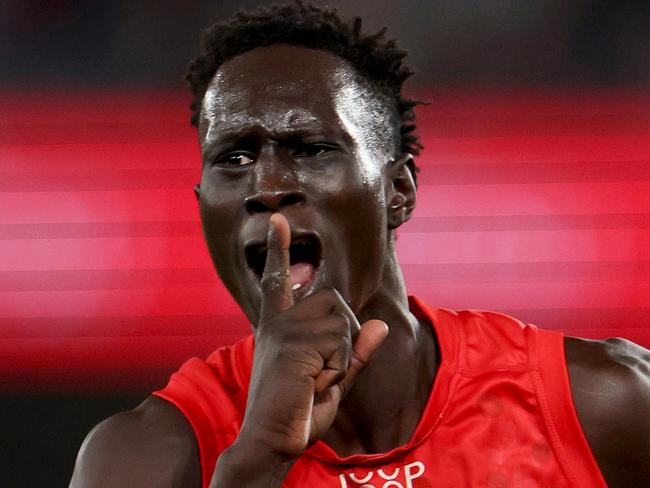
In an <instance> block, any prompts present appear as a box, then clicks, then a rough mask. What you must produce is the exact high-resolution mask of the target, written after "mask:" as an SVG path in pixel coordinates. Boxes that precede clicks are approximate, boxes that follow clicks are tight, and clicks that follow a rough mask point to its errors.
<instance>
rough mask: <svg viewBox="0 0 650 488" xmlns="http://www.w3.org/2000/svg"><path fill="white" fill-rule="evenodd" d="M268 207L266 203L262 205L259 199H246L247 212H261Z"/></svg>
mask: <svg viewBox="0 0 650 488" xmlns="http://www.w3.org/2000/svg"><path fill="white" fill-rule="evenodd" d="M269 210H270V209H269V207H267V206H266V205H264V204H263V203H262V202H260V201H259V200H252V199H249V200H246V211H247V212H249V213H252V214H254V213H263V212H268V211H269Z"/></svg>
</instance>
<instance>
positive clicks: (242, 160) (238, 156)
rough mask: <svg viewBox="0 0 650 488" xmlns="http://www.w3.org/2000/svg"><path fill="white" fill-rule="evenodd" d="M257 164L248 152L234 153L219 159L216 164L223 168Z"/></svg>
mask: <svg viewBox="0 0 650 488" xmlns="http://www.w3.org/2000/svg"><path fill="white" fill-rule="evenodd" d="M254 162H255V158H254V155H253V154H251V153H250V152H247V151H233V152H230V153H228V154H224V155H223V156H221V157H219V158H218V159H217V160H216V161H215V164H219V165H223V166H248V165H250V164H253V163H254Z"/></svg>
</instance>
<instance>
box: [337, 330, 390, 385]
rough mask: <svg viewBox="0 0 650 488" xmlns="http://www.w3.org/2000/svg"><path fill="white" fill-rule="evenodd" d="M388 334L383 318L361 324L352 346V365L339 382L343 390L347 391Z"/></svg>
mask: <svg viewBox="0 0 650 488" xmlns="http://www.w3.org/2000/svg"><path fill="white" fill-rule="evenodd" d="M386 336H388V326H387V325H386V322H384V321H383V320H377V319H373V320H368V321H367V322H364V323H363V324H361V329H360V330H359V335H358V336H357V340H356V341H355V343H354V346H353V347H352V358H351V359H350V367H349V368H348V371H347V373H346V375H345V378H344V379H343V380H342V381H341V382H340V383H339V386H340V387H341V389H342V390H343V392H344V393H345V392H347V391H348V389H349V388H350V386H352V383H353V382H354V380H355V379H356V377H357V376H358V374H359V373H360V372H361V371H363V369H364V368H365V367H366V365H367V364H368V362H369V361H370V358H371V357H372V355H373V354H374V352H375V351H376V350H377V349H378V348H379V346H380V345H381V343H382V342H384V339H386Z"/></svg>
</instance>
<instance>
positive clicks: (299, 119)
mask: <svg viewBox="0 0 650 488" xmlns="http://www.w3.org/2000/svg"><path fill="white" fill-rule="evenodd" d="M251 97H256V98H258V99H259V98H260V97H264V98H265V99H267V100H269V103H268V104H267V105H260V104H257V105H256V107H257V110H255V109H253V108H252V107H251V106H250V105H251V104H250V100H251ZM271 100H272V103H271V102H270V101H271ZM253 105H255V104H253ZM394 105H395V103H394V102H393V100H391V99H390V98H388V97H386V96H383V95H382V94H380V93H379V91H378V90H377V89H375V88H373V87H372V86H371V84H370V82H368V81H367V80H366V79H365V78H363V77H362V76H361V75H359V74H358V73H357V72H356V71H355V70H354V68H353V67H352V66H351V65H350V64H349V63H348V62H347V61H345V60H343V59H341V58H339V57H337V56H335V55H334V54H331V53H329V52H325V51H321V50H314V49H310V48H305V47H299V46H289V45H284V44H278V45H272V46H267V47H260V48H256V49H254V50H251V51H247V52H245V53H243V54H240V55H238V56H236V57H234V58H233V59H231V60H229V61H227V62H226V63H224V64H223V65H222V66H221V67H220V68H219V70H217V72H216V73H215V75H214V77H213V78H212V80H211V82H210V84H209V86H208V89H207V91H206V93H205V96H204V98H203V103H202V106H201V118H200V124H199V129H200V134H201V139H202V140H204V141H205V142H209V141H208V140H209V139H212V138H214V137H215V135H216V134H217V133H219V134H223V133H227V132H230V131H231V130H233V129H236V128H243V127H246V126H247V125H250V124H256V125H261V126H262V127H264V128H266V127H269V128H270V127H271V126H273V128H275V129H276V130H287V131H288V130H292V129H303V128H306V129H307V130H310V131H311V130H313V131H319V130H320V129H321V124H320V120H319V117H318V114H322V113H325V112H328V111H329V112H335V113H336V115H337V116H338V118H339V121H340V125H341V128H342V129H343V130H345V131H347V132H349V133H350V132H353V133H350V135H351V136H353V137H354V138H355V139H358V141H357V142H359V143H363V144H364V145H365V146H367V149H369V150H371V151H372V152H375V151H377V150H380V151H382V152H384V153H388V154H390V156H393V155H394V154H395V153H396V151H397V149H398V148H399V135H398V134H396V131H395V129H394V128H395V127H396V126H397V124H396V122H397V120H396V119H397V117H398V114H397V109H396V107H394ZM350 124H352V125H353V126H354V127H352V125H350ZM352 129H354V130H352ZM206 138H207V139H208V140H205V139H206Z"/></svg>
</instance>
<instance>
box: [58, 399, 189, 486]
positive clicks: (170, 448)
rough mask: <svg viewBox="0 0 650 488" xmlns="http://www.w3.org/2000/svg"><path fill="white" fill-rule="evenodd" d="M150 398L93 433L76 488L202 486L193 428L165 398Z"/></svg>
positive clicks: (83, 452) (78, 470) (74, 482)
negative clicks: (142, 404) (167, 403)
mask: <svg viewBox="0 0 650 488" xmlns="http://www.w3.org/2000/svg"><path fill="white" fill-rule="evenodd" d="M147 402H149V403H148V404H147ZM147 402H145V405H144V408H143V406H141V407H138V409H136V410H134V411H130V412H123V413H120V414H117V415H115V416H113V417H111V418H109V419H107V420H105V421H103V422H101V423H100V424H99V425H97V426H96V427H95V428H94V429H93V430H92V431H91V432H90V433H89V434H88V436H87V437H86V439H85V440H84V442H83V444H82V446H81V449H80V450H79V455H78V457H77V462H76V464H75V469H74V473H73V476H72V481H71V483H70V487H71V488H109V487H111V488H112V487H122V486H129V487H133V488H139V487H151V488H155V487H159V486H160V487H176V486H178V487H193V486H196V487H200V486H201V470H200V461H199V455H198V449H197V446H196V441H195V439H194V435H193V433H192V432H191V428H189V426H187V425H185V424H186V421H185V420H184V419H182V418H180V417H179V416H180V413H178V412H174V411H173V410H172V409H173V407H172V406H170V405H165V403H166V402H164V401H163V400H160V399H153V401H151V399H150V400H147Z"/></svg>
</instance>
